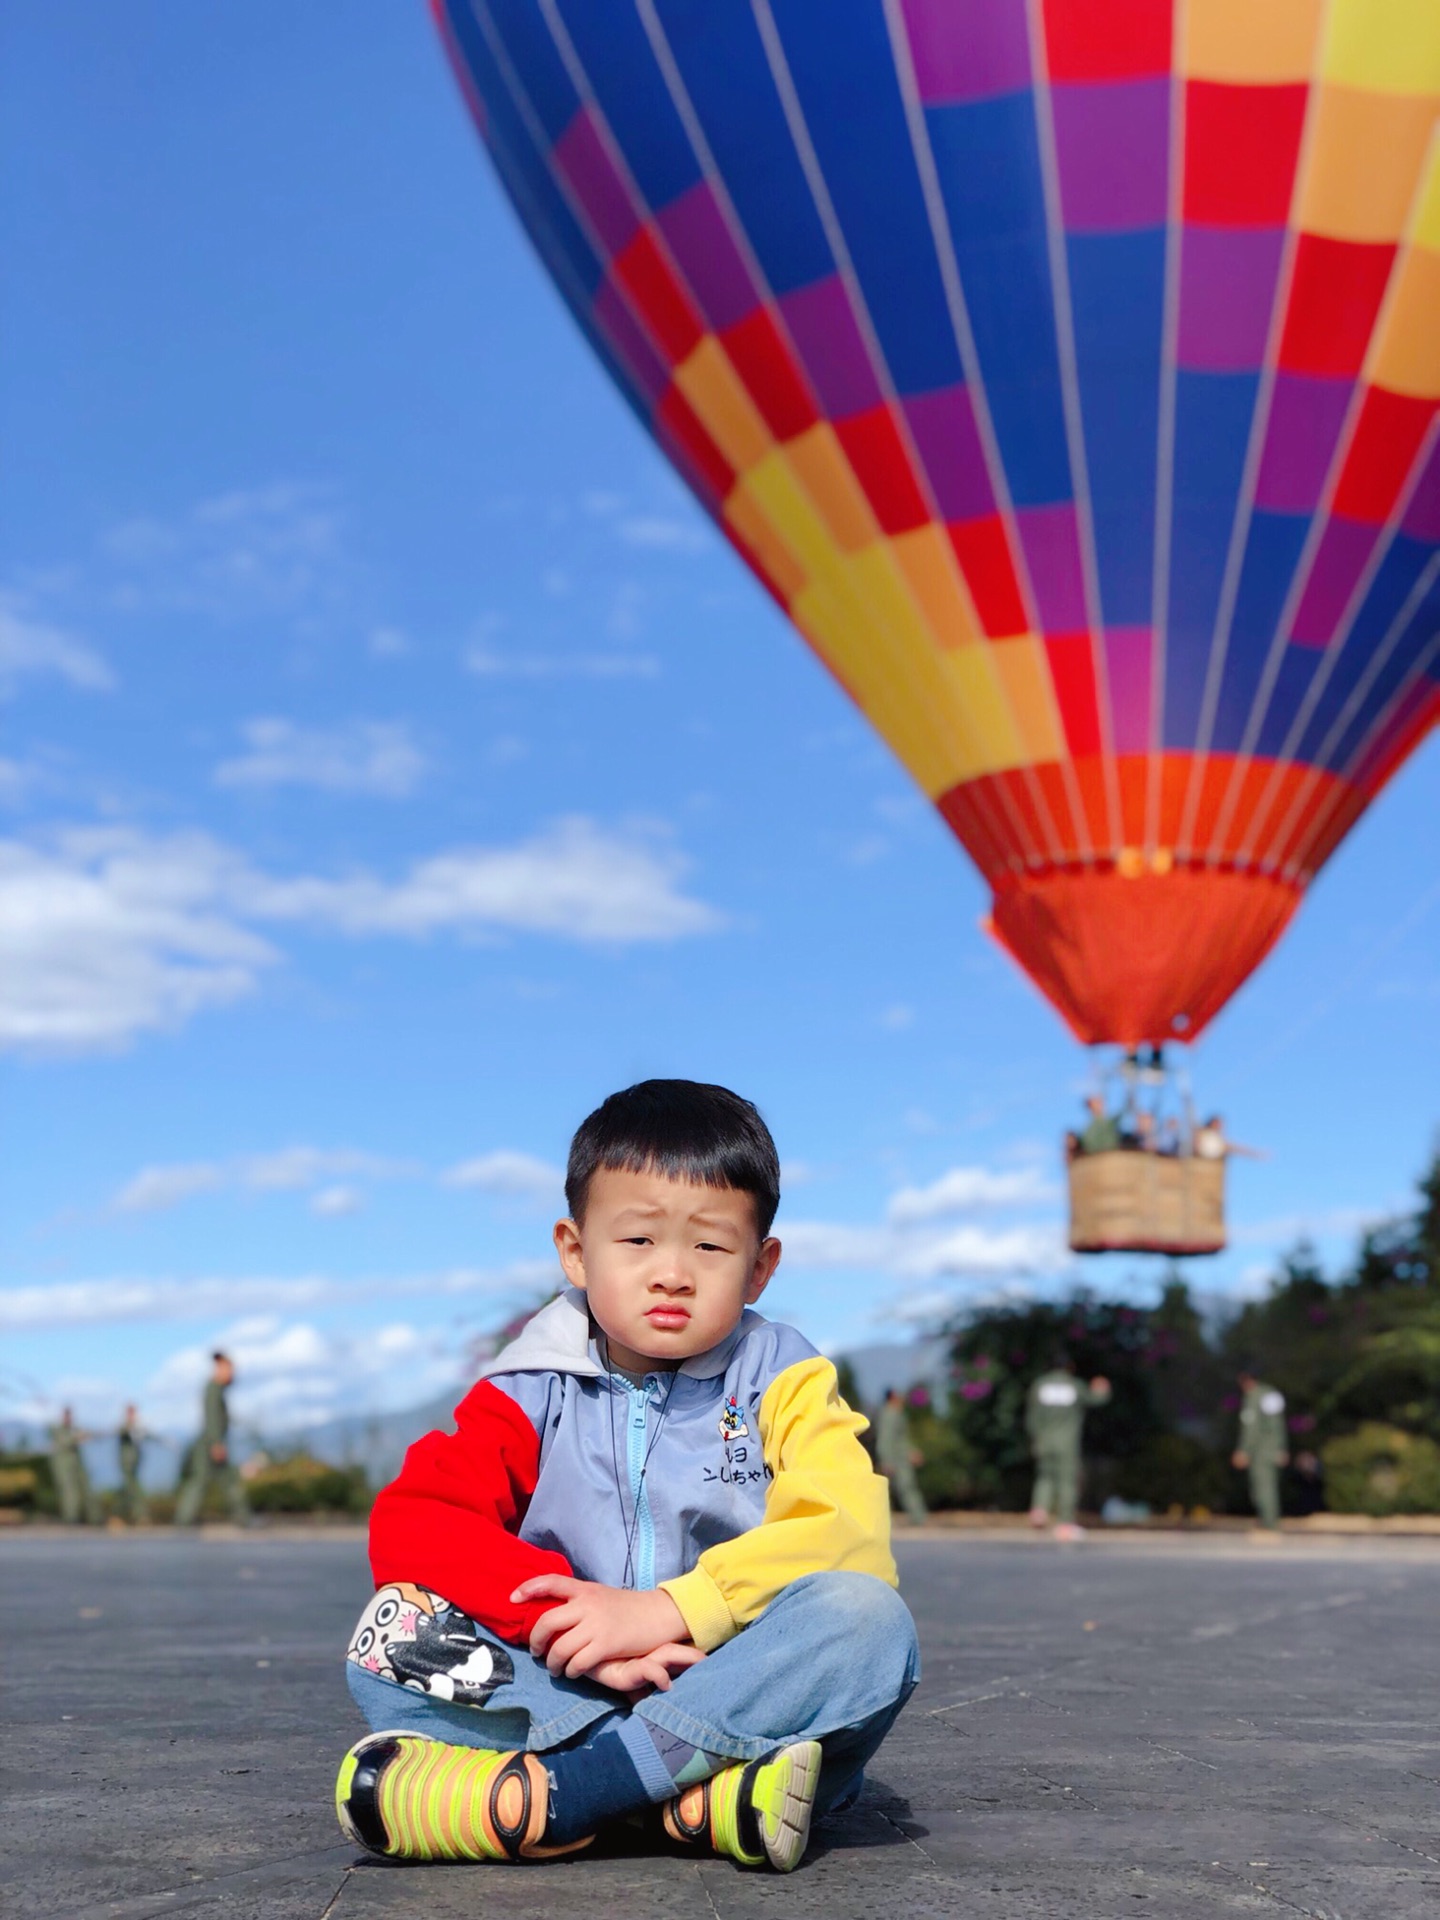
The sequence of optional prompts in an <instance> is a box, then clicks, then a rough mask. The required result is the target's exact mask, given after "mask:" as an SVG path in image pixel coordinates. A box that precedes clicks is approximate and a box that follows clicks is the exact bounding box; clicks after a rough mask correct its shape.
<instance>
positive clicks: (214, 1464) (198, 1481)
mask: <svg viewBox="0 0 1440 1920" xmlns="http://www.w3.org/2000/svg"><path fill="white" fill-rule="evenodd" d="M211 1358H212V1359H213V1361H214V1370H213V1372H212V1373H211V1375H210V1378H209V1379H208V1380H207V1381H206V1383H205V1400H204V1411H203V1415H202V1420H201V1428H200V1432H199V1434H198V1435H197V1437H196V1439H195V1441H194V1443H193V1445H192V1446H191V1448H190V1455H189V1466H188V1469H187V1471H186V1476H185V1481H184V1484H183V1485H182V1486H181V1489H180V1498H179V1500H178V1501H177V1502H176V1503H175V1524H176V1526H177V1527H193V1526H194V1525H195V1524H196V1522H197V1521H198V1520H199V1518H200V1513H201V1509H202V1508H203V1507H204V1505H205V1495H206V1494H207V1492H208V1491H209V1489H210V1482H211V1480H212V1479H213V1480H218V1481H219V1482H221V1484H222V1485H223V1486H224V1488H225V1499H226V1502H227V1504H228V1505H229V1508H230V1518H231V1519H232V1520H245V1519H248V1518H249V1514H250V1508H249V1504H248V1502H247V1501H246V1498H245V1488H244V1484H243V1483H242V1481H241V1479H240V1475H239V1473H238V1472H237V1471H236V1468H235V1462H234V1461H233V1460H232V1459H231V1457H230V1409H229V1407H228V1406H227V1405H226V1402H225V1392H226V1389H227V1388H228V1387H229V1385H230V1383H231V1381H232V1380H233V1379H234V1378H235V1368H234V1367H233V1365H232V1364H231V1361H230V1356H229V1355H228V1354H224V1353H217V1354H213V1355H212V1356H211Z"/></svg>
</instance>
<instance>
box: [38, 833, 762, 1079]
mask: <svg viewBox="0 0 1440 1920" xmlns="http://www.w3.org/2000/svg"><path fill="white" fill-rule="evenodd" d="M686 864H687V863H686V862H685V860H684V859H683V857H682V856H681V855H680V854H679V853H678V851H676V850H675V849H674V848H673V847H671V846H669V845H666V844H665V843H663V842H657V840H656V839H655V837H654V836H653V835H652V836H649V837H645V838H642V837H641V836H639V835H638V834H636V833H633V832H632V833H626V834H621V833H614V832H608V831H606V830H605V829H603V828H601V827H599V826H597V825H596V824H595V823H594V822H593V821H590V820H586V819H583V818H572V819H568V820H562V821H560V822H558V823H557V824H556V825H555V826H553V827H551V828H549V829H548V830H546V831H545V832H543V833H539V834H537V835H535V836H534V837H533V838H531V839H530V840H527V841H522V842H521V843H520V844H519V845H517V846H512V847H460V848H455V849H452V850H451V851H449V852H445V853H441V854H436V855H433V856H431V857H430V858H428V859H424V860H420V861H417V862H416V863H415V864H414V865H413V866H412V867H411V868H410V870H409V872H408V873H406V874H404V875H403V876H402V877H401V878H400V879H398V880H385V879H382V878H380V877H379V876H377V875H374V874H371V873H368V872H366V871H364V870H363V869H362V870H360V871H358V872H355V873H351V874H349V875H347V876H346V877H344V878H343V879H333V878H329V877H324V876H311V875H301V876H297V877H289V878H283V877H278V876H274V875H270V874H266V873H263V872H261V871H260V870H259V869H257V868H256V867H254V866H253V865H251V864H250V862H249V861H248V860H247V859H246V858H245V856H244V855H242V854H240V853H238V852H236V851H234V850H233V849H231V848H229V847H226V846H225V845H223V844H222V843H221V842H219V841H217V840H215V839H213V838H211V837H210V836H209V835H207V834H202V833H180V834H173V835H170V836H166V837H160V836H152V835H147V834H145V833H144V832H142V831H140V830H139V829H136V828H132V827H94V828H73V829H67V830H62V831H60V832H57V833H54V834H51V835H49V836H47V837H46V838H45V839H44V840H39V841H33V842H27V841H20V840H9V841H0V966H3V969H4V977H5V993H4V999H3V1004H0V1048H4V1047H10V1048H12V1049H28V1050H33V1051H72V1052H73V1051H94V1050H97V1049H105V1048H115V1047H119V1046H123V1045H125V1044H127V1043H128V1042H130V1041H131V1040H133V1039H134V1038H135V1037H136V1035H138V1034H141V1033H144V1032H149V1031H155V1030H158V1029H164V1028H174V1027H178V1026H181V1025H183V1024H184V1022H185V1021H187V1020H189V1019H190V1018H192V1017H193V1016H194V1015H195V1014H197V1013H199V1012H202V1011H204V1010H206V1009H209V1008H213V1007H218V1006H224V1005H227V1004H229V1003H231V1002H233V1001H235V1000H238V999H241V998H243V997H244V996H245V995H247V994H250V993H253V992H254V991H255V989H256V987H257V985H258V984H259V980H260V977H261V975H262V973H263V971H264V970H265V969H266V968H267V967H270V966H273V965H274V964H275V963H276V962H277V961H278V960H279V958H280V954H279V952H278V950H277V949H276V947H275V946H274V945H272V944H271V942H270V941H269V940H268V939H267V938H265V937H264V935H262V934H261V933H260V932H259V931H257V926H256V923H260V924H264V925H274V924H276V923H290V924H304V925H309V926H312V927H316V928H319V929H321V930H324V931H329V932H332V933H336V934H342V935H346V936H350V937H354V938H359V937H364V936H367V935H388V936H397V937H406V938H410V939H419V938H424V937H426V936H430V935H435V934H441V933H452V934H459V935H468V936H471V937H475V936H486V935H491V936H493V935H500V934H507V933H522V934H523V933H530V934H544V935H549V936H551V937H553V938H557V939H566V940H575V941H579V942H582V943H590V944H599V945H605V944H614V945H624V944H628V943H630V942H634V941H651V940H674V939H679V938H682V937H685V936H688V935H692V934H699V933H707V932H710V931H712V930H714V929H716V928H718V927H720V926H721V925H723V924H724V922H723V919H722V916H721V915H720V914H718V913H717V912H716V911H715V910H714V909H713V908H711V907H709V906H707V905H706V904H705V903H704V902H702V901H700V900H697V899H695V898H693V897H692V896H690V895H688V894H686V893H685V892H684V891H682V888H681V881H682V877H683V875H684V872H685V869H686Z"/></svg>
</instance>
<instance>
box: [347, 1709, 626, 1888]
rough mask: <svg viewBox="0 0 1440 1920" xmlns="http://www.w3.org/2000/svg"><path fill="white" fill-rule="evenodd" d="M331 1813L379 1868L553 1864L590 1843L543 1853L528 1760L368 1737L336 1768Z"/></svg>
mask: <svg viewBox="0 0 1440 1920" xmlns="http://www.w3.org/2000/svg"><path fill="white" fill-rule="evenodd" d="M335 1811H336V1813H337V1814H338V1815H339V1816H340V1825H341V1826H342V1827H343V1828H344V1830H345V1832H346V1833H347V1834H348V1835H349V1837H350V1839H352V1840H353V1841H355V1842H356V1843H357V1845H359V1846H362V1847H367V1848H368V1849H369V1851H370V1852H371V1853H378V1854H381V1855H383V1856H384V1858H385V1859H387V1860H555V1859H558V1858H559V1857H560V1856H561V1855H562V1854H566V1853H578V1852H579V1850H580V1848H581V1847H588V1846H589V1845H590V1842H591V1840H592V1839H593V1838H594V1836H593V1834H592V1835H587V1836H586V1837H585V1838H584V1839H583V1840H572V1841H571V1842H570V1843H569V1845H568V1846H563V1847H547V1846H546V1845H545V1844H544V1841H545V1828H546V1826H547V1824H548V1822H549V1818H550V1776H549V1774H548V1773H547V1772H546V1770H545V1763H544V1761H543V1760H542V1759H540V1757H539V1756H538V1755H537V1754H533V1753H490V1752H488V1751H486V1750H485V1749H484V1748H481V1747H452V1746H447V1745H446V1744H445V1742H444V1741H442V1740H426V1739H424V1738H422V1736H421V1735H420V1734H418V1733H372V1734H369V1735H367V1736H366V1738H365V1739H363V1740H362V1741H360V1742H359V1744H358V1745H356V1746H353V1747H352V1748H351V1749H350V1751H349V1753H347V1754H346V1756H345V1758H344V1759H343V1760H342V1761H341V1762H340V1777H339V1779H338V1780H337V1781H336V1782H335Z"/></svg>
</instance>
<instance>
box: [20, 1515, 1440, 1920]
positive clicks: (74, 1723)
mask: <svg viewBox="0 0 1440 1920" xmlns="http://www.w3.org/2000/svg"><path fill="white" fill-rule="evenodd" d="M900 1557H901V1566H902V1572H903V1576H904V1588H905V1593H906V1595H907V1597H908V1599H909V1601H910V1604H911V1606H912V1607H913V1609H914V1611H915V1614H916V1618H917V1620H918V1621H919V1624H920V1634H921V1641H922V1644H923V1647H924V1654H925V1662H926V1668H925V1678H924V1681H923V1683H922V1686H921V1688H920V1691H919V1692H918V1693H917V1694H916V1696H915V1698H914V1700H913V1701H912V1702H911V1705H910V1707H909V1708H908V1709H907V1711H906V1713H905V1715H904V1717H903V1718H902V1720H901V1722H900V1724H899V1726H898V1727H897V1729H896V1731H895V1733H894V1734H893V1735H892V1736H891V1739H890V1740H889V1741H888V1742H887V1743H886V1746H885V1747H884V1749H883V1750H882V1752H881V1753H880V1755H879V1757H878V1759H877V1761H876V1763H875V1764H874V1766H873V1768H872V1771H871V1781H870V1785H869V1787H868V1789H867V1792H866V1796H865V1798H864V1800H863V1801H862V1803H861V1805H860V1806H859V1808H858V1809H856V1810H855V1811H854V1812H852V1813H850V1814H848V1815H845V1816H843V1817H840V1818H837V1819H834V1820H832V1821H830V1822H827V1823H825V1824H824V1825H822V1826H820V1827H818V1828H817V1829H816V1834H815V1838H814V1841H813V1843H812V1848H811V1852H810V1854H809V1856H808V1857H807V1859H806V1862H805V1864H804V1866H803V1867H802V1868H801V1869H800V1871H799V1872H798V1873H796V1874H793V1875H791V1876H790V1877H789V1878H787V1879H781V1878H778V1877H770V1876H762V1875H758V1874H747V1873H743V1872H741V1871H739V1870H738V1869H736V1868H735V1867H733V1866H731V1865H730V1864H729V1863H728V1862H725V1861H719V1860H716V1861H706V1862H704V1863H696V1862H693V1861H688V1860H681V1859H674V1858H659V1857H654V1858H650V1857H638V1856H633V1855H631V1856H626V1855H624V1854H617V1855H612V1856H611V1857H608V1858H591V1859H584V1860H581V1861H572V1862H566V1863H562V1864H557V1865H553V1866H547V1867H529V1868H517V1867H503V1866H498V1867H489V1866H482V1867H389V1866H386V1865H384V1864H380V1863H372V1862H369V1861H365V1860H361V1859H359V1858H357V1855H356V1852H355V1850H354V1849H353V1848H352V1847H351V1846H349V1845H348V1844H346V1843H345V1842H344V1841H343V1840H342V1839H341V1837H340V1834H339V1832H338V1829H337V1828H336V1826H335V1823H334V1815H333V1812H332V1811H331V1806H330V1794H331V1784H332V1781H333V1778H334V1774H335V1768H336V1765H337V1763H338V1760H339V1757H340V1755H341V1753H342V1752H343V1751H344V1750H345V1748H346V1746H347V1745H348V1744H349V1743H350V1741H351V1740H352V1739H354V1738H356V1737H357V1735H358V1733H359V1732H360V1731H361V1729H360V1728H359V1726H358V1725H357V1723H356V1720H355V1717H354V1713H353V1709H352V1708H351V1705H350V1702H349V1698H348V1696H347V1694H346V1692H345V1688H344V1680H343V1675H342V1673H341V1660H342V1657H343V1651H344V1647H345V1642H346V1636H347V1630H348V1628H349V1626H350V1624H351V1621H352V1619H353V1617H354V1615H355V1614H356V1613H357V1612H358V1610H359V1607H360V1605H361V1603H362V1601H363V1599H364V1596H365V1593H366V1590H367V1580H366V1572H365V1560H364V1551H363V1547H362V1545H361V1543H360V1541H359V1540H358V1539H357V1538H353V1537H349V1538H326V1537H324V1536H311V1537H301V1538H294V1537H283V1538H282V1537H276V1536H268V1535H266V1534H263V1533H256V1534H250V1535H243V1536H238V1537H231V1538H219V1537H207V1538H203V1539H175V1538H173V1537H170V1536H168V1535H162V1534H155V1535H136V1536H131V1537H114V1536H91V1537H56V1536H54V1535H49V1536H44V1535H41V1534H39V1533H31V1534H23V1535H10V1536H6V1537H4V1538H0V1608H3V1611H0V1618H3V1620H4V1622H5V1645H4V1651H3V1653H0V1673H3V1694H0V1701H3V1709H0V1711H3V1733H4V1738H3V1742H0V1749H3V1762H4V1770H5V1775H6V1777H5V1779H4V1782H3V1789H0V1791H3V1804H4V1806H5V1808H6V1814H5V1818H4V1821H3V1822H0V1852H3V1853H4V1855H5V1856H6V1867H5V1876H6V1880H5V1884H4V1885H3V1886H0V1906H3V1910H4V1912H5V1914H6V1915H7V1920H50V1916H55V1917H56V1920H101V1917H102V1916H103V1917H104V1920H148V1916H151V1915H161V1914H181V1915H183V1916H185V1920H212V1916H215V1917H217V1920H218V1916H222V1915H223V1916H226V1920H240V1917H241V1916H245V1917H247V1920H249V1917H251V1916H253V1920H368V1916H373V1915H388V1916H406V1917H407V1920H408V1917H409V1916H416V1917H417V1920H418V1917H419V1916H424V1920H449V1916H461V1915H464V1916H467V1920H469V1917H470V1916H474V1915H476V1914H480V1913H484V1914H486V1915H500V1916H513V1917H514V1920H522V1917H526V1920H528V1917H530V1916H534V1917H535V1920H541V1917H542V1916H543V1920H552V1916H554V1917H555V1920H570V1917H571V1916H581V1915H583V1916H585V1920H594V1917H595V1916H596V1915H608V1914H611V1913H618V1914H623V1915H624V1916H626V1920H690V1917H691V1916H694V1920H751V1917H752V1916H760V1915H764V1914H779V1913H784V1914H787V1915H805V1914H817V1915H819V1914H823V1915H824V1916H826V1920H852V1916H853V1920H861V1916H865V1917H866V1920H869V1916H871V1915H876V1914H896V1915H905V1916H907V1917H908V1916H918V1917H919V1920H930V1916H942V1915H944V1916H948V1915H952V1914H953V1915H962V1914H963V1915H966V1916H990V1915H995V1916H999V1915H1004V1916H1006V1920H1024V1917H1025V1916H1031V1915H1047V1916H1050V1915H1057V1916H1066V1920H1108V1917H1109V1916H1112V1915H1127V1916H1128V1915H1144V1914H1150V1915H1156V1916H1159V1915H1164V1916H1177V1917H1178V1916H1191V1915H1194V1916H1197V1920H1199V1917H1201V1916H1203V1920H1214V1916H1217V1915H1230V1914H1237V1915H1238V1914H1245V1915H1267V1914H1275V1915H1294V1914H1308V1915H1312V1916H1318V1917H1320V1920H1369V1917H1371V1916H1373V1920H1406V1917H1407V1916H1409V1915H1412V1914H1413V1915H1417V1916H1418V1915H1420V1914H1422V1913H1426V1914H1428V1913H1433V1912H1434V1910H1435V1907H1436V1901H1437V1896H1440V1727H1437V1715H1436V1705H1437V1687H1436V1683H1437V1678H1440V1550H1437V1548H1436V1547H1435V1546H1434V1545H1428V1544H1412V1543H1404V1542H1382V1543H1360V1544H1351V1543H1347V1542H1326V1543H1319V1542H1308V1541H1307V1542H1296V1541H1286V1542H1284V1543H1283V1544H1282V1545H1280V1546H1278V1547H1273V1548H1267V1547H1252V1546H1250V1545H1249V1544H1248V1543H1247V1542H1246V1541H1245V1540H1244V1539H1238V1540H1237V1539H1226V1540H1215V1539H1198V1540H1187V1539H1143V1540H1141V1539H1134V1540H1121V1539H1115V1538H1107V1539H1099V1540H1096V1539H1092V1540H1090V1541H1088V1542H1087V1543H1086V1544H1085V1545H1083V1546H1081V1547H1079V1548H1068V1549H1067V1548H1057V1547H1054V1546H1052V1545H1050V1544H1049V1543H1048V1542H1045V1543H1040V1542H1037V1543H1034V1544H1031V1543H1029V1542H1026V1541H1023V1540H1015V1539H1013V1538H1012V1539H1007V1540H987V1539H979V1540H976V1539H956V1538H954V1537H953V1536H945V1535H939V1534H937V1535H934V1536H920V1537H916V1538H914V1539H911V1540H908V1541H904V1542H903V1543H902V1545H901V1548H900Z"/></svg>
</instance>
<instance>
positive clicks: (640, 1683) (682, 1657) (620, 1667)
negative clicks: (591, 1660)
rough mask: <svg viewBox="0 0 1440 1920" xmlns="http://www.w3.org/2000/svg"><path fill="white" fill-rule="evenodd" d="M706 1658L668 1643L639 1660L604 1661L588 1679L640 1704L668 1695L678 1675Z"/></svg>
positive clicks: (643, 1655) (692, 1649)
mask: <svg viewBox="0 0 1440 1920" xmlns="http://www.w3.org/2000/svg"><path fill="white" fill-rule="evenodd" d="M704 1658H705V1656H704V1654H703V1653H702V1652H701V1651H700V1649H699V1647H691V1646H685V1647H682V1646H681V1645H680V1644H679V1642H678V1641H676V1640H667V1641H666V1642H665V1644H664V1646H662V1647H656V1649H655V1651H654V1652H653V1653H646V1654H642V1655H641V1656H640V1658H639V1659H638V1660H602V1661H601V1662H600V1664H599V1666H598V1667H593V1668H592V1669H591V1671H590V1673H589V1674H588V1675H587V1676H586V1677H587V1678H588V1679H591V1680H594V1681H596V1682H597V1683H598V1684H599V1685H600V1686H602V1687H609V1689H610V1691H611V1692H612V1693H628V1694H629V1695H630V1696H631V1698H632V1699H635V1700H638V1699H639V1698H640V1697H641V1695H642V1694H646V1693H668V1692H669V1690H670V1682H671V1681H672V1680H673V1679H674V1678H675V1676H676V1674H677V1673H683V1672H684V1671H685V1669H686V1667H693V1666H694V1664H695V1662H696V1661H697V1660H703V1659H704Z"/></svg>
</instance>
